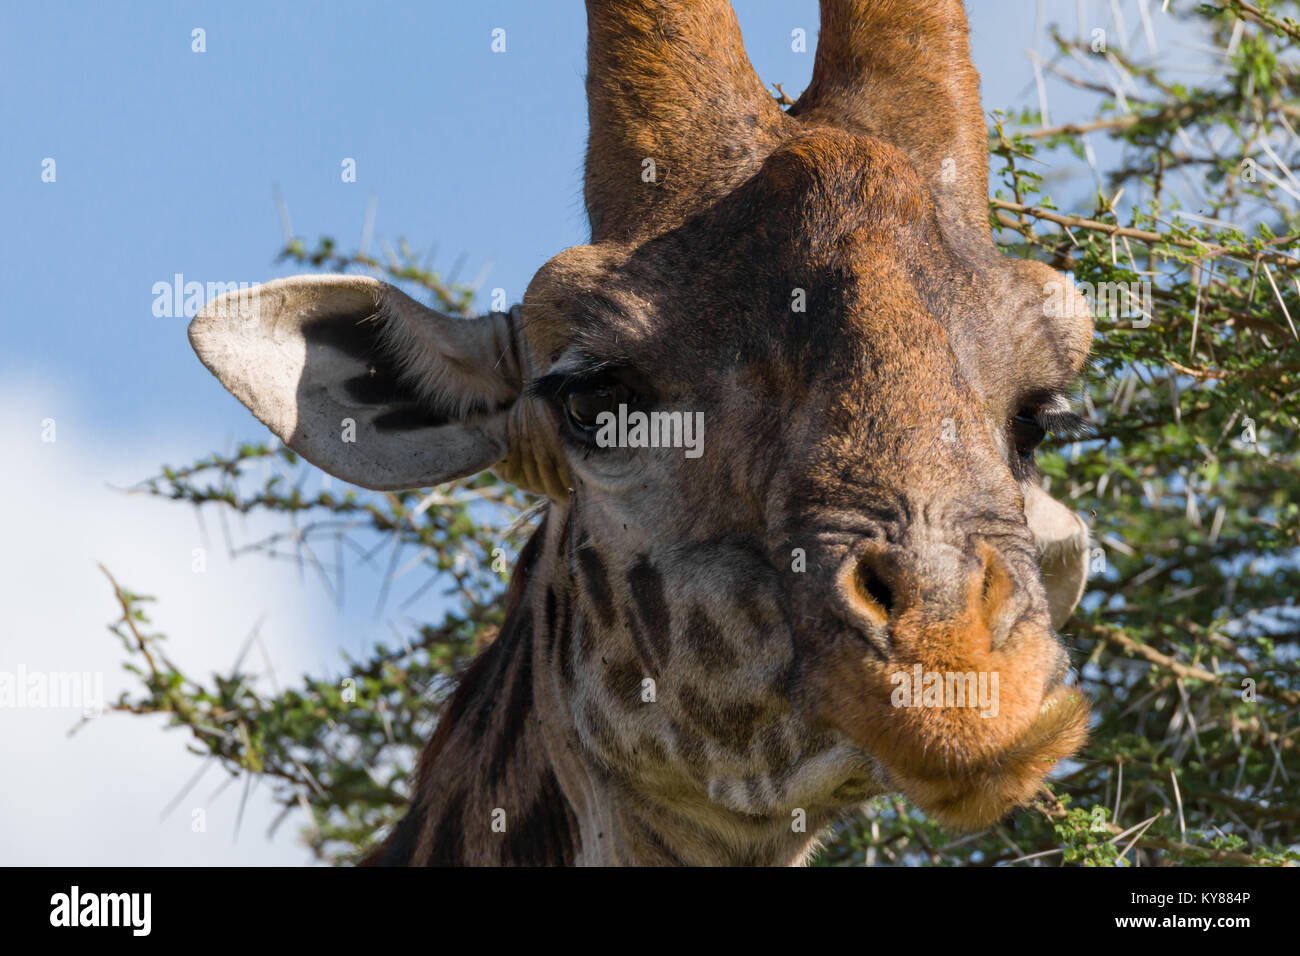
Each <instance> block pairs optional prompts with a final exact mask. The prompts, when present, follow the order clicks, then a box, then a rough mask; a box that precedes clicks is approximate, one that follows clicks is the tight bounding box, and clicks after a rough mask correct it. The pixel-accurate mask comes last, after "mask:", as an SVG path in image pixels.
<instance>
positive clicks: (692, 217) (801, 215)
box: [190, 0, 1092, 840]
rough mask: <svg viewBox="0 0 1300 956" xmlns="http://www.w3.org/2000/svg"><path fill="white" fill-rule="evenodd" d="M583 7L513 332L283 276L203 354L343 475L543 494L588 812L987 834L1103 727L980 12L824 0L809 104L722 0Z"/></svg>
mask: <svg viewBox="0 0 1300 956" xmlns="http://www.w3.org/2000/svg"><path fill="white" fill-rule="evenodd" d="M588 15H589V30H590V45H589V74H588V78H587V86H588V99H589V105H590V118H591V138H590V143H589V148H588V156H587V169H586V201H587V209H588V212H589V215H590V219H591V223H592V234H593V237H592V242H591V243H590V244H589V245H584V246H580V247H576V248H573V249H569V250H566V251H565V252H563V253H561V254H560V255H558V256H556V257H555V258H554V259H552V260H551V261H550V262H548V263H547V264H546V265H545V266H543V267H542V269H541V270H540V271H539V272H538V273H537V275H536V276H535V277H534V279H533V281H532V283H531V284H530V286H529V288H528V290H527V293H526V295H525V296H524V299H523V303H522V305H521V306H518V307H516V308H514V309H512V310H511V311H510V312H508V313H493V314H490V315H487V316H484V317H482V318H479V319H475V320H460V319H454V318H450V317H447V316H443V315H439V314H437V313H434V312H431V311H430V310H428V309H426V308H424V307H423V306H421V305H419V304H417V303H416V302H414V301H413V300H411V299H409V298H408V297H406V296H405V295H404V294H402V293H401V292H399V291H397V290H396V289H394V288H392V287H390V286H386V285H384V284H383V283H380V282H377V281H375V280H372V279H369V278H361V277H340V276H331V277H300V278H293V279H285V280H278V281H275V282H272V283H269V284H267V285H265V286H262V287H261V288H260V290H259V293H258V295H257V296H256V298H255V299H253V300H252V301H249V300H243V301H240V300H238V299H236V298H233V297H226V298H223V299H219V300H216V301H215V302H213V303H211V304H209V306H208V307H207V308H206V309H205V310H204V311H203V312H202V313H201V314H200V315H199V316H198V317H197V318H196V319H195V321H194V323H193V324H192V326H191V330H190V337H191V341H192V342H193V344H194V347H195V349H196V350H197V351H198V353H199V355H200V357H201V358H202V360H203V361H204V363H205V364H206V365H207V366H208V367H209V368H210V369H211V370H212V371H213V372H214V373H215V374H216V375H217V376H218V377H219V378H220V379H221V381H222V382H223V384H225V385H226V387H227V388H229V389H230V390H231V391H232V392H233V393H234V394H235V395H236V396H237V397H238V398H239V399H240V400H241V401H243V402H244V403H245V404H246V405H247V406H248V407H249V408H250V409H251V410H252V411H253V412H254V413H255V414H256V415H257V416H258V418H260V419H261V420H262V421H263V422H265V423H266V424H267V425H268V426H269V427H270V428H271V429H272V431H274V432H275V433H276V434H278V435H279V436H280V437H281V438H282V439H283V440H284V441H285V442H286V443H287V444H288V445H289V446H290V447H292V448H294V449H295V450H297V451H299V452H300V453H301V454H303V456H304V457H306V458H307V459H308V460H310V461H312V462H314V463H316V464H317V465H319V466H321V467H322V468H324V469H325V470H326V471H329V472H331V473H332V474H335V475H337V476H339V477H342V478H344V479H345V480H348V481H351V482H354V483H356V484H359V485H362V486H365V487H370V488H380V489H399V488H411V487H422V486H427V485H430V484H434V483H437V482H441V481H445V480H449V479H452V478H456V477H460V476H463V475H467V474H472V473H474V472H476V471H480V470H483V469H487V468H492V469H494V470H495V471H496V472H497V473H498V474H500V475H501V476H503V477H504V478H506V479H508V480H510V481H512V482H515V483H517V484H519V485H521V486H524V487H527V488H530V489H532V490H534V491H537V492H539V493H540V494H543V495H546V496H548V497H549V498H550V499H551V511H550V514H549V515H548V518H547V522H546V530H545V540H544V541H542V542H540V543H539V545H538V547H539V549H540V550H539V551H538V552H537V554H538V558H537V559H536V560H535V561H534V567H533V568H532V569H531V571H530V575H531V577H532V578H533V579H534V580H533V581H532V582H531V584H529V583H526V584H525V593H526V594H527V603H528V613H530V614H532V615H533V616H534V620H535V624H534V628H535V630H537V631H538V632H540V633H541V634H543V635H544V639H543V640H541V641H539V642H537V648H538V649H537V652H536V653H537V657H536V659H535V661H534V670H535V675H536V676H535V677H534V681H535V684H536V689H537V692H538V694H539V696H540V697H542V698H544V701H545V705H544V706H542V708H541V709H542V711H543V713H544V714H545V715H547V716H548V717H549V718H553V719H554V723H555V724H556V726H558V727H561V728H562V729H561V730H557V731H555V734H557V735H558V738H557V740H558V739H559V738H563V740H562V741H561V742H558V743H557V742H556V741H555V740H552V741H551V742H550V744H548V745H553V746H554V747H556V748H558V749H566V753H567V756H566V757H565V759H564V761H563V763H564V766H565V767H566V768H567V769H564V770H563V771H562V772H561V774H560V782H561V783H562V785H563V787H564V790H565V793H566V796H567V797H568V798H569V799H570V801H571V802H572V803H574V804H575V806H577V805H579V804H582V803H584V801H585V802H586V803H589V804H590V803H593V802H597V798H596V797H593V796H591V793H592V792H593V791H594V790H596V789H600V788H601V787H606V788H615V789H617V791H618V792H619V793H620V794H621V795H622V799H624V801H625V802H626V803H628V804H635V805H636V806H638V807H641V808H643V810H644V811H645V813H647V814H651V815H653V813H654V812H656V811H655V808H660V809H663V810H664V812H665V813H669V814H673V815H675V816H676V817H677V818H678V819H679V820H690V821H693V823H692V825H693V826H696V827H697V828H703V829H704V830H707V831H708V832H709V833H711V834H713V835H714V836H713V838H717V839H722V840H727V839H735V840H740V839H742V837H741V836H738V835H737V834H738V833H739V832H740V831H742V830H744V829H745V828H746V827H758V828H759V829H761V828H762V826H763V825H764V823H763V821H768V822H771V821H776V822H777V823H778V824H779V825H780V826H782V827H785V828H788V826H789V819H790V813H791V812H792V810H798V809H800V808H803V809H806V810H808V811H809V812H810V813H817V814H821V815H822V816H823V818H826V817H827V815H829V814H833V813H835V812H838V811H840V810H842V809H844V808H846V807H849V806H851V805H853V804H854V803H856V802H860V801H861V799H862V798H863V797H864V796H866V795H869V794H871V793H874V792H881V791H885V790H895V791H902V792H904V793H906V794H907V795H909V796H910V797H911V798H913V799H914V800H915V801H916V802H917V804H918V805H919V806H920V807H921V808H922V809H924V810H925V811H927V812H929V813H931V814H932V815H934V816H936V817H937V818H938V819H940V820H942V821H945V822H947V823H950V824H952V825H954V826H961V827H969V826H980V825H984V824H987V823H989V822H992V821H993V820H995V819H996V818H998V817H999V816H1001V815H1002V814H1004V813H1005V812H1007V810H1009V809H1010V808H1011V807H1012V806H1014V805H1017V804H1020V803H1023V802H1024V801H1026V800H1027V799H1028V798H1029V797H1030V796H1031V795H1032V794H1033V793H1034V792H1035V791H1036V790H1037V789H1038V788H1039V787H1040V785H1041V783H1042V780H1043V778H1044V776H1045V774H1046V772H1047V771H1048V770H1049V769H1050V768H1051V766H1052V765H1053V763H1054V762H1055V761H1057V760H1059V759H1060V758H1063V757H1065V756H1067V755H1069V754H1071V753H1073V752H1074V751H1075V750H1077V749H1078V747H1079V746H1080V745H1081V744H1082V742H1083V739H1084V735H1085V729H1086V723H1087V710H1086V707H1085V705H1084V703H1083V702H1082V699H1081V698H1080V697H1079V695H1078V694H1077V693H1076V692H1075V691H1073V690H1070V689H1067V688H1065V687H1064V686H1063V685H1062V684H1061V680H1062V678H1063V676H1064V674H1065V671H1066V666H1067V659H1066V655H1065V653H1064V651H1063V649H1062V646H1061V643H1060V641H1059V639H1058V637H1057V634H1056V631H1055V628H1057V627H1059V626H1060V625H1061V624H1062V623H1063V622H1064V621H1065V619H1066V618H1068V616H1069V614H1070V613H1071V611H1072V610H1073V607H1074V605H1075V603H1076V602H1077V601H1078V599H1079V597H1080V595H1081V593H1082V590H1083V585H1084V579H1085V576H1086V557H1087V545H1088V535H1087V529H1086V526H1085V525H1084V524H1083V523H1082V522H1081V521H1080V520H1079V519H1078V518H1077V517H1076V516H1075V515H1074V514H1073V513H1072V512H1070V511H1069V510H1068V509H1067V508H1065V507H1064V506H1063V505H1061V504H1059V503H1057V502H1055V501H1053V500H1052V499H1051V498H1049V497H1048V496H1047V495H1046V494H1045V493H1044V492H1043V491H1042V490H1041V489H1040V488H1039V486H1038V484H1037V482H1036V481H1035V480H1034V475H1033V465H1032V454H1033V447H1034V446H1035V445H1036V444H1037V442H1038V441H1039V440H1040V439H1041V438H1042V437H1043V434H1044V431H1045V430H1050V429H1052V428H1054V427H1059V425H1060V424H1061V423H1062V422H1063V421H1066V420H1068V418H1069V414H1068V410H1067V407H1066V403H1065V399H1064V394H1065V392H1066V390H1067V389H1068V387H1069V386H1070V384H1071V382H1072V380H1073V379H1074V378H1075V376H1076V375H1077V374H1078V373H1079V371H1080V369H1081V367H1082V364H1083V362H1084V360H1085V358H1086V356H1087V353H1088V350H1089V344H1090V340H1091V336H1092V326H1091V321H1090V319H1089V317H1088V313H1087V310H1086V308H1085V307H1084V306H1083V304H1082V300H1081V299H1080V298H1079V297H1078V296H1077V294H1076V293H1075V291H1074V289H1073V287H1072V286H1071V284H1070V283H1069V281H1068V280H1067V279H1066V278H1065V277H1064V276H1062V275H1060V274H1059V273H1056V272H1054V271H1052V270H1051V269H1049V268H1047V267H1046V266H1044V265H1041V264H1038V263H1033V262H1025V261H1018V260H1011V259H1006V258H1004V257H1002V256H1001V255H1000V254H999V253H998V252H997V251H996V249H995V247H994V246H993V244H992V240H991V236H990V232H989V224H988V216H987V146H986V133H985V127H984V123H983V119H982V115H981V112H980V107H979V99H978V91H977V82H978V81H977V77H976V75H975V73H974V70H973V68H972V66H971V63H970V59H969V54H968V52H967V41H966V24H965V19H964V16H963V14H962V11H961V6H960V3H959V2H956V0H941V2H934V3H931V4H929V5H927V6H926V7H925V8H924V9H921V10H919V11H918V10H917V9H916V5H915V4H913V3H911V2H902V0H875V2H872V3H866V2H858V3H854V2H848V0H843V2H834V0H826V2H824V3H823V4H822V29H821V38H820V42H819V46H818V49H817V55H816V62H815V68H814V74H813V80H812V83H811V85H810V86H809V88H808V90H807V91H806V92H805V93H804V95H803V96H802V97H801V98H800V99H799V101H798V102H797V103H796V104H795V106H794V107H793V108H792V109H791V110H790V111H789V112H788V113H786V112H782V111H781V110H780V109H779V108H778V107H777V106H776V105H775V103H774V101H773V100H772V98H771V97H770V96H769V95H768V94H767V93H765V91H764V89H763V86H762V84H761V83H760V82H759V81H758V80H757V78H756V77H755V76H754V74H753V71H752V69H751V67H750V66H749V63H748V60H747V59H746V57H745V54H744V50H743V47H742V45H741V42H740V37H739V31H738V29H737V27H736V23H735V18H734V16H733V14H732V12H731V10H730V7H729V5H728V4H726V3H725V2H721V0H697V2H691V3H685V2H670V0H661V2H632V0H625V2H616V0H608V2H595V0H592V2H590V3H589V4H588ZM349 429H350V431H349ZM349 438H351V440H349ZM656 446H657V447H656ZM583 794H586V796H583ZM647 808H649V809H647ZM665 808H666V809H665ZM579 809H581V807H579ZM652 829H653V828H652Z"/></svg>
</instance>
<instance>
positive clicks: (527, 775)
mask: <svg viewBox="0 0 1300 956" xmlns="http://www.w3.org/2000/svg"><path fill="white" fill-rule="evenodd" d="M557 511H559V512H560V513H559V514H556V512H557ZM567 518H568V515H567V514H565V513H564V510H563V509H560V508H557V507H554V506H553V507H552V509H551V511H550V512H549V513H548V516H547V518H546V519H545V520H544V521H543V522H542V524H541V526H540V527H539V528H538V529H537V531H536V532H535V533H534V534H533V536H532V537H531V538H530V539H529V541H528V544H527V545H526V546H525V548H524V550H523V551H522V552H521V554H520V559H519V562H518V565H517V567H516V570H515V573H514V576H513V578H512V580H511V584H510V591H509V595H508V598H507V613H506V619H505V623H504V624H503V625H502V627H501V631H500V634H499V635H498V636H497V638H496V640H495V641H493V643H492V644H491V645H489V647H488V648H487V649H486V650H485V651H483V653H482V654H480V655H479V657H478V658H476V659H475V661H474V662H473V664H472V665H471V666H470V668H469V669H468V670H467V671H466V673H465V675H464V677H463V678H462V679H461V681H460V684H459V686H458V687H457V689H456V692H455V693H454V694H453V696H452V698H451V700H450V701H449V702H448V704H447V705H446V707H445V709H444V711H443V714H442V718H441V720H440V721H439V724H438V729H437V731H436V732H435V733H434V735H433V738H432V739H431V740H430V741H429V743H428V744H427V745H426V747H425V749H424V752H423V753H422V754H421V757H420V764H419V768H418V770H417V774H416V781H415V792H414V796H413V799H412V804H411V807H410V809H409V810H408V812H407V815H406V816H405V817H404V818H403V820H402V821H401V823H400V824H399V825H398V827H397V828H396V829H395V830H394V831H393V833H392V834H391V835H390V836H389V837H388V838H387V839H386V840H385V841H384V842H383V843H382V844H381V845H380V846H379V847H378V848H377V849H376V850H374V851H372V853H371V854H370V856H369V857H368V858H367V859H366V860H365V862H366V863H367V864H372V865H373V864H378V865H394V866H403V865H405V866H440V865H441V866H458V865H459V866H475V865H478V866H500V865H522V866H560V865H598V866H599V865H660V866H662V865H682V864H694V865H702V864H704V865H723V864H747V865H773V864H776V865H790V864H796V863H800V862H802V861H803V860H804V859H805V858H806V855H807V853H808V851H809V850H810V849H811V847H812V845H813V837H812V835H811V834H809V835H808V836H807V837H804V838H802V839H794V840H791V839H789V837H788V834H789V828H788V826H785V825H784V824H783V825H782V826H781V827H780V828H778V829H776V830H775V831H769V828H766V827H763V826H762V825H761V824H758V823H756V821H751V820H740V819H736V818H728V819H719V817H718V814H719V810H718V808H717V807H716V806H714V805H712V804H711V803H710V801H709V799H708V796H707V794H703V793H689V792H682V793H677V794H674V798H673V799H672V800H665V799H664V798H663V795H662V794H649V793H647V792H645V791H644V789H642V788H641V787H639V786H638V785H637V781H635V780H632V779H627V778H625V777H624V776H621V775H619V774H618V773H617V772H616V771H614V770H612V769H610V768H608V767H604V766H602V765H601V764H600V762H599V761H596V760H593V759H591V757H590V755H589V754H588V753H587V751H586V749H585V748H584V747H583V745H582V742H581V741H580V739H579V737H578V734H577V731H576V729H575V723H574V719H573V715H572V713H571V711H570V709H569V705H568V700H567V698H566V696H565V694H566V690H565V688H566V687H567V686H569V685H570V684H571V682H572V680H573V675H572V673H566V667H568V666H569V665H568V664H567V663H566V662H569V661H571V656H572V655H571V652H572V643H573V642H574V641H575V640H583V639H586V640H590V639H591V638H592V636H593V635H588V634H578V633H577V632H578V631H585V630H586V629H587V628H590V627H591V624H592V623H593V622H591V621H586V622H585V624H584V625H583V626H581V627H580V626H578V624H577V623H576V622H575V620H574V614H573V611H572V608H573V604H574V602H575V599H576V592H575V588H576V587H577V586H578V579H577V578H575V577H574V576H573V575H572V574H571V571H572V569H571V568H567V566H568V565H569V564H571V563H572V562H571V561H570V560H569V559H570V555H569V554H568V544H569V538H570V536H571V534H570V532H571V529H570V527H569V523H568V520H567ZM557 519H558V520H557ZM548 525H550V526H551V532H550V533H549V534H548ZM566 569H567V570H566ZM595 639H596V640H597V641H598V640H599V638H598V637H596V638H595ZM751 828H752V829H753V833H752V837H753V838H752V839H750V840H740V841H737V840H736V839H735V834H736V832H737V831H743V830H748V829H751ZM773 833H775V837H774V836H773Z"/></svg>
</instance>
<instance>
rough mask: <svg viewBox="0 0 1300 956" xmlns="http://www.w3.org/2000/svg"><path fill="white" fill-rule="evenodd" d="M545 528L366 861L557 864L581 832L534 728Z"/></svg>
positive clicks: (568, 859)
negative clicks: (392, 821) (407, 800)
mask: <svg viewBox="0 0 1300 956" xmlns="http://www.w3.org/2000/svg"><path fill="white" fill-rule="evenodd" d="M544 533H545V522H543V526H542V527H541V528H539V529H538V531H537V532H536V533H535V534H534V535H533V537H532V538H531V539H529V542H528V544H527V545H526V546H525V547H524V550H523V552H522V553H521V554H520V560H519V564H518V566H517V568H516V571H515V574H514V576H513V578H512V579H511V583H510V590H509V593H508V596H507V600H506V618H505V622H504V623H503V624H502V625H501V630H500V633H499V634H498V635H497V638H496V640H494V641H493V642H492V643H491V644H490V645H489V646H488V648H487V649H486V650H484V651H483V652H482V653H481V654H480V655H479V656H478V657H477V658H476V659H475V660H474V662H473V663H472V664H471V665H470V667H469V669H468V670H467V671H466V672H465V674H464V676H463V677H462V678H461V680H460V682H459V684H458V686H457V688H456V691H455V692H454V693H453V695H452V697H451V699H450V700H449V701H448V703H447V705H446V706H445V708H444V709H443V713H442V716H441V719H440V720H439V722H438V728H437V730H436V731H435V732H434V735H433V737H432V739H430V741H429V742H428V744H426V745H425V748H424V751H423V752H422V753H421V755H420V762H419V766H418V768H417V771H416V778H415V786H414V794H413V797H412V801H411V806H410V808H409V809H408V811H407V813H406V816H405V817H404V818H403V819H402V821H401V822H400V823H399V824H398V826H397V828H396V829H395V830H394V831H393V832H392V834H391V835H390V836H389V837H388V838H387V839H386V840H385V841H384V842H383V843H382V844H380V845H379V846H378V847H377V848H376V849H375V850H373V851H372V852H371V853H370V854H369V856H368V857H367V858H366V859H365V861H364V862H365V863H366V864H369V865H380V866H502V865H534V866H561V865H568V864H572V863H573V862H574V858H575V856H576V853H577V844H576V836H577V829H576V826H575V821H574V817H573V811H572V809H571V808H570V806H569V804H568V802H567V801H566V800H565V798H564V794H563V793H562V791H561V789H560V786H559V782H558V781H557V779H556V776H555V771H554V768H553V767H552V766H551V763H550V760H549V759H548V757H547V753H546V747H545V744H544V742H543V740H542V734H541V729H540V728H539V726H538V719H537V707H536V698H535V695H534V679H533V677H534V673H533V658H534V644H535V641H534V630H533V612H532V608H531V607H530V605H529V602H528V601H527V600H526V596H527V591H528V586H527V585H528V580H529V576H530V574H531V572H532V569H533V567H534V566H535V564H536V560H537V553H538V551H539V549H540V547H541V542H542V540H543V538H544Z"/></svg>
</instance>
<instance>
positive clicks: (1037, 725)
mask: <svg viewBox="0 0 1300 956" xmlns="http://www.w3.org/2000/svg"><path fill="white" fill-rule="evenodd" d="M1087 734H1088V705H1087V703H1086V701H1085V699H1084V697H1083V695H1082V694H1081V693H1079V691H1077V690H1075V689H1074V688H1070V687H1061V686H1058V687H1057V688H1056V689H1055V690H1053V691H1051V692H1050V693H1049V694H1048V695H1047V696H1046V697H1045V698H1044V699H1043V702H1042V704H1041V706H1040V707H1039V710H1038V714H1037V716H1036V717H1035V718H1034V720H1033V722H1032V723H1031V724H1030V725H1029V726H1028V727H1027V728H1025V729H1024V730H1023V731H1021V732H1020V733H1019V734H1018V735H1016V736H1015V737H1014V738H1013V739H1012V740H1011V742H1010V743H1009V744H1007V745H1006V746H1004V747H1002V748H1001V749H999V750H998V751H997V752H996V753H995V754H993V755H992V756H990V757H989V758H988V759H986V760H983V761H981V762H980V763H979V764H977V765H973V766H966V767H960V768H957V769H955V770H954V768H953V767H951V766H947V767H943V768H939V767H934V766H929V767H927V766H925V765H924V764H921V765H917V766H911V767H908V768H907V769H906V770H892V769H891V771H890V773H891V776H892V777H893V783H894V784H895V785H896V786H897V787H898V789H899V790H901V791H902V792H903V793H904V794H906V795H907V796H908V797H910V798H911V799H912V800H913V801H914V802H915V803H916V805H917V806H918V807H920V808H921V810H922V811H924V812H925V813H926V814H927V815H928V816H931V817H933V818H934V819H936V820H938V821H939V822H940V823H943V824H944V825H946V826H949V827H952V828H954V829H961V830H975V829H980V828H983V827H986V826H989V825H991V824H992V823H994V822H996V821H997V820H998V819H1000V818H1001V817H1003V816H1004V815H1005V814H1006V813H1007V812H1008V811H1010V810H1011V809H1012V808H1014V807H1017V806H1022V805H1024V804H1026V803H1028V802H1029V801H1030V800H1031V799H1032V798H1033V797H1034V796H1035V795H1036V794H1037V793H1038V792H1040V791H1041V790H1042V789H1043V783H1044V780H1045V778H1046V776H1047V774H1048V773H1049V772H1050V771H1051V770H1052V768H1053V767H1054V766H1055V764H1056V763H1057V761H1059V760H1062V759H1064V758H1066V757H1069V756H1071V755H1072V754H1074V753H1076V752H1077V751H1078V750H1079V748H1081V747H1082V746H1083V745H1084V743H1085V741H1086V740H1087Z"/></svg>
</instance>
